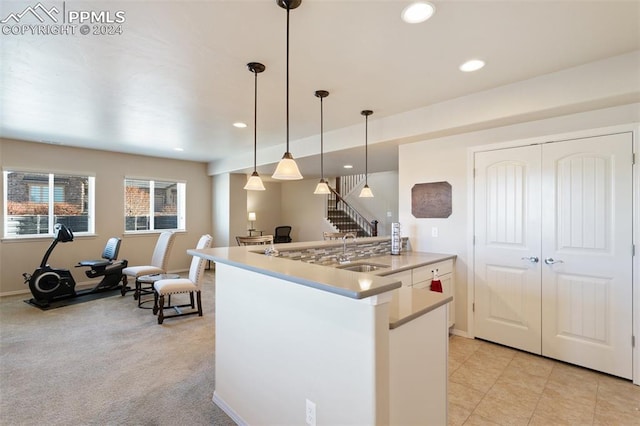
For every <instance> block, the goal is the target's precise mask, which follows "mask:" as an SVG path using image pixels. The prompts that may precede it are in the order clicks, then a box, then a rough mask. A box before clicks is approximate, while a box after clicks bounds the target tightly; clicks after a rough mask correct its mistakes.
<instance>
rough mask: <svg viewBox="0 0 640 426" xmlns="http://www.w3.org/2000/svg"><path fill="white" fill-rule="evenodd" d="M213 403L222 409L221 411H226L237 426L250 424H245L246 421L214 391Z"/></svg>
mask: <svg viewBox="0 0 640 426" xmlns="http://www.w3.org/2000/svg"><path fill="white" fill-rule="evenodd" d="M212 401H213V403H214V404H216V405H217V406H218V407H220V409H221V410H222V411H224V412H225V413H226V414H227V416H229V417H231V420H233V421H234V422H236V424H237V425H239V426H248V423H247V422H245V421H244V419H243V418H242V417H240V416H239V415H238V413H236V412H235V411H234V410H233V408H231V407H230V406H229V405H228V404H227V403H226V402H225V401H224V400H223V399H222V398H220V396H219V395H218V394H217V393H216V391H213V398H212Z"/></svg>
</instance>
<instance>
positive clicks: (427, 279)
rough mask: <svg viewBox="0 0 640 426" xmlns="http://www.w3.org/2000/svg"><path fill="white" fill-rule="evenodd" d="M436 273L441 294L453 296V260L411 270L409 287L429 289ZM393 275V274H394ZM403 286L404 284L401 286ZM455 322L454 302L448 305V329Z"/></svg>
mask: <svg viewBox="0 0 640 426" xmlns="http://www.w3.org/2000/svg"><path fill="white" fill-rule="evenodd" d="M434 271H437V272H438V276H439V278H440V282H441V283H442V293H443V294H445V295H447V296H452V297H453V296H454V279H453V259H448V260H444V261H442V262H437V263H432V264H430V265H426V266H420V267H418V268H414V269H412V270H411V272H412V275H411V285H412V286H413V287H414V288H424V289H427V290H429V289H430V288H431V280H432V279H433V272H434ZM394 275H395V274H394ZM403 285H404V284H403ZM455 321H456V310H455V300H454V301H452V302H451V303H449V327H451V326H453V324H455Z"/></svg>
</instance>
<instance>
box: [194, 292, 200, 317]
mask: <svg viewBox="0 0 640 426" xmlns="http://www.w3.org/2000/svg"><path fill="white" fill-rule="evenodd" d="M192 295H193V293H192ZM196 297H197V299H198V316H199V317H201V316H202V297H201V296H200V290H198V291H197V292H196Z"/></svg>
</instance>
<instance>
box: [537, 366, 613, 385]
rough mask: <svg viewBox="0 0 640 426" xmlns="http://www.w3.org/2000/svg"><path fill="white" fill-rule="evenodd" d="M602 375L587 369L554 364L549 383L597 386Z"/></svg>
mask: <svg viewBox="0 0 640 426" xmlns="http://www.w3.org/2000/svg"><path fill="white" fill-rule="evenodd" d="M602 376H603V375H602V374H601V373H598V372H596V371H593V370H589V369H587V368H582V367H578V366H575V365H571V364H565V363H564V362H556V364H555V365H554V366H553V370H551V374H550V375H549V381H551V382H553V381H559V382H563V383H567V384H571V385H576V386H584V385H588V386H593V385H597V384H598V381H599V379H600V377H602Z"/></svg>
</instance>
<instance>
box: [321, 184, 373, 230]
mask: <svg viewBox="0 0 640 426" xmlns="http://www.w3.org/2000/svg"><path fill="white" fill-rule="evenodd" d="M332 195H333V197H332ZM339 203H340V201H339V199H338V198H336V197H335V195H334V194H330V195H329V200H328V203H327V219H328V220H329V222H331V224H332V225H333V226H335V227H336V228H338V232H352V233H353V234H355V235H356V236H357V237H365V236H367V237H368V236H369V235H367V234H366V232H365V230H364V229H363V228H362V226H360V225H358V223H357V222H356V221H355V220H353V219H352V218H351V217H350V216H349V215H348V214H347V212H345V211H344V210H342V209H339V208H338V204H339Z"/></svg>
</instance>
